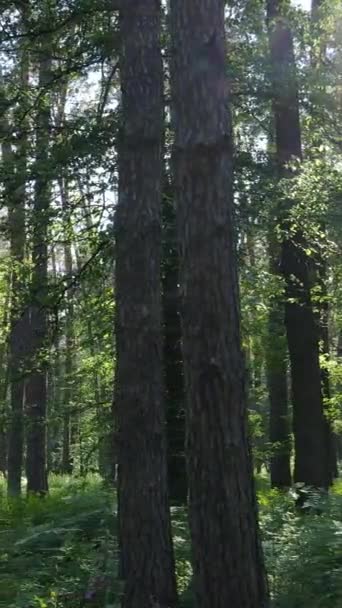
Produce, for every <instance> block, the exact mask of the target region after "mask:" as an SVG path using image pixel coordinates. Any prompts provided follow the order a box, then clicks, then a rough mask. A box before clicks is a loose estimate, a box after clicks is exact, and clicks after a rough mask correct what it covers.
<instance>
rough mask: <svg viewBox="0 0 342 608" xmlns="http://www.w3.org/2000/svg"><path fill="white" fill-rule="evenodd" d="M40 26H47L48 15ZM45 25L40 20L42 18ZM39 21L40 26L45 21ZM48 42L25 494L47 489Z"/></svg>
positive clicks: (41, 107)
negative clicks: (41, 24)
mask: <svg viewBox="0 0 342 608" xmlns="http://www.w3.org/2000/svg"><path fill="white" fill-rule="evenodd" d="M45 17H46V22H48V17H47V16H45ZM42 21H43V22H45V21H44V20H42ZM46 22H45V23H46ZM51 53H52V51H51V40H50V37H49V36H48V35H45V34H42V35H41V39H40V41H39V47H38V62H39V83H38V84H39V93H38V102H37V105H38V108H37V116H36V158H35V172H36V180H35V192H34V205H33V217H32V266H33V268H32V277H31V285H30V303H29V331H30V343H29V358H30V360H29V376H28V379H27V383H26V393H25V396H26V414H27V418H28V424H27V454H26V476H27V491H28V493H31V492H32V493H37V494H44V493H45V492H47V490H48V480H47V463H46V422H47V421H46V415H47V356H48V355H47V352H48V351H47V347H48V315H47V306H48V226H49V215H50V199H51V177H50V174H49V171H50V165H49V164H48V160H47V159H48V157H49V153H48V150H49V143H50V120H51V103H50V99H49V94H50V91H49V87H50V86H51V78H52V59H51Z"/></svg>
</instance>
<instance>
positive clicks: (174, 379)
mask: <svg viewBox="0 0 342 608" xmlns="http://www.w3.org/2000/svg"><path fill="white" fill-rule="evenodd" d="M162 215H163V258H162V303H163V320H164V353H163V354H164V375H165V392H166V404H167V447H168V472H169V475H168V480H169V483H168V485H169V494H170V499H171V500H172V501H175V502H176V503H181V504H185V503H186V499H187V489H188V484H187V476H186V462H185V453H184V451H185V445H184V444H185V412H184V376H183V356H182V346H181V340H182V329H181V322H180V292H179V255H178V242H177V224H176V210H175V200H174V192H173V187H172V183H171V179H170V178H168V176H165V179H164V191H163V205H162Z"/></svg>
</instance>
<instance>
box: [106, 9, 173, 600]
mask: <svg viewBox="0 0 342 608" xmlns="http://www.w3.org/2000/svg"><path fill="white" fill-rule="evenodd" d="M120 25H121V41H122V47H121V83H122V84H121V86H122V120H123V124H122V130H121V135H120V142H119V201H118V207H117V211H116V216H115V229H116V249H115V252H116V349H117V365H116V391H115V409H116V412H117V420H118V438H119V446H118V452H119V453H118V459H119V475H118V495H119V534H120V544H121V576H122V578H123V581H124V593H123V599H122V606H123V607H124V608H152V607H155V606H160V608H172V607H173V606H175V604H176V586H175V575H174V560H173V551H172V540H171V526H170V513H169V507H168V492H167V463H166V442H165V428H164V427H165V413H164V404H163V384H162V375H163V372H162V325H161V296H160V293H161V285H160V260H161V173H162V141H163V95H162V85H163V69H162V59H161V49H160V5H159V2H157V1H156V0H138V1H137V0H126V2H125V4H124V6H123V8H122V13H121V23H120Z"/></svg>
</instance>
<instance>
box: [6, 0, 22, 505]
mask: <svg viewBox="0 0 342 608" xmlns="http://www.w3.org/2000/svg"><path fill="white" fill-rule="evenodd" d="M26 13H27V11H26V9H23V13H22V32H23V33H25V31H26V27H27V24H26V20H27V14H26ZM19 70H20V72H19V74H20V76H19V78H20V86H21V87H22V91H23V95H24V99H22V100H21V104H22V105H21V106H20V112H19V113H18V115H15V121H14V122H15V123H16V122H17V123H18V124H13V125H9V124H8V125H6V129H5V131H6V132H7V134H8V136H9V137H10V134H11V132H14V130H16V136H17V146H18V148H17V151H18V153H17V154H16V155H15V154H14V151H13V150H12V145H11V143H10V141H7V142H6V141H5V142H4V143H3V147H2V149H3V161H4V166H5V168H6V172H7V183H6V185H5V188H6V199H7V205H8V225H9V240H10V255H11V307H10V335H9V349H8V367H9V370H8V379H9V385H10V423H9V430H8V482H7V490H8V494H9V495H10V496H19V495H20V493H21V476H22V464H23V402H24V363H25V361H24V359H25V354H26V339H27V324H28V315H27V310H26V308H25V302H24V299H25V294H24V290H25V285H24V279H23V262H24V256H25V198H26V172H27V147H28V136H27V129H28V124H27V120H26V119H25V111H26V105H27V103H25V101H26V100H25V95H27V87H28V83H29V55H28V52H27V48H26V44H25V42H24V43H22V44H21V48H20V49H19ZM3 121H6V117H3Z"/></svg>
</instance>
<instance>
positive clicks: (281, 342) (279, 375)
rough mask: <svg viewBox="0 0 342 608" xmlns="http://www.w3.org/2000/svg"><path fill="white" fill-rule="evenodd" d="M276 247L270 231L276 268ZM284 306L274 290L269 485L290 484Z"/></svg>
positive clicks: (270, 338)
mask: <svg viewBox="0 0 342 608" xmlns="http://www.w3.org/2000/svg"><path fill="white" fill-rule="evenodd" d="M278 249H279V247H278V244H277V242H275V241H274V239H273V237H272V235H270V237H269V256H270V270H271V273H272V274H273V275H276V274H277V272H278V264H279V253H280V252H279V251H278ZM284 314H285V308H284V297H283V294H279V293H276V294H275V295H274V296H273V297H272V299H271V302H270V311H269V318H268V340H267V348H266V358H267V384H268V394H269V400H270V429H269V437H270V444H271V451H272V453H271V463H270V464H271V466H270V472H271V486H272V488H279V489H284V488H289V487H290V486H291V482H292V479H291V468H290V457H291V441H290V425H289V411H288V388H287V386H288V381H287V345H286V333H285V322H284V321H285V319H284Z"/></svg>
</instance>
